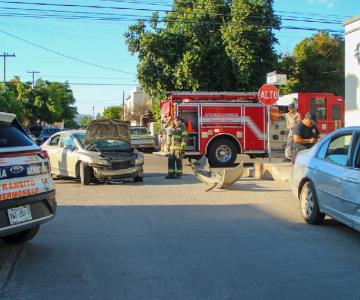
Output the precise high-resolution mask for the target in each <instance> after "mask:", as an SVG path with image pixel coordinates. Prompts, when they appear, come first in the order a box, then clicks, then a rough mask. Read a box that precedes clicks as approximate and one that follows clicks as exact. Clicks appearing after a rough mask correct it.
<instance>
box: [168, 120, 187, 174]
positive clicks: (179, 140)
mask: <svg viewBox="0 0 360 300" xmlns="http://www.w3.org/2000/svg"><path fill="white" fill-rule="evenodd" d="M174 123H175V124H174V125H173V126H172V128H170V131H169V134H168V139H167V148H168V150H169V156H168V175H167V176H166V179H179V178H181V175H182V173H183V166H182V158H183V154H184V151H185V148H186V137H187V132H186V130H185V126H184V124H183V123H182V122H181V119H180V118H179V117H175V118H174Z"/></svg>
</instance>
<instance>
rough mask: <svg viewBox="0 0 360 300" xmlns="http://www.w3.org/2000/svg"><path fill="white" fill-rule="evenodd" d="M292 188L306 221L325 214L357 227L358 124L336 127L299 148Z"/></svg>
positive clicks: (359, 196) (359, 181)
mask: <svg viewBox="0 0 360 300" xmlns="http://www.w3.org/2000/svg"><path fill="white" fill-rule="evenodd" d="M292 188H293V192H294V194H295V196H296V197H298V199H299V200H300V207H301V212H302V215H303V217H304V219H305V221H306V222H307V223H309V224H319V223H321V222H322V221H323V220H324V217H325V215H329V216H331V217H332V218H334V219H337V220H338V221H340V222H342V223H344V224H347V225H348V226H351V227H353V228H355V229H357V230H360V127H348V128H342V129H339V130H337V131H335V132H333V133H331V134H329V135H328V136H326V137H325V138H324V139H323V140H321V141H320V142H319V143H318V144H316V145H315V146H314V147H313V148H312V149H309V150H304V151H300V152H299V154H298V156H297V157H296V161H295V164H294V167H293V171H292Z"/></svg>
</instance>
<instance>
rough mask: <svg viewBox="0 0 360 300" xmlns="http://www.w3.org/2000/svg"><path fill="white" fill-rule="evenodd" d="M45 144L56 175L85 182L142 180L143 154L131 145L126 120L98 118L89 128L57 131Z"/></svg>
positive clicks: (128, 126) (44, 146) (53, 172)
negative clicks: (126, 179)
mask: <svg viewBox="0 0 360 300" xmlns="http://www.w3.org/2000/svg"><path fill="white" fill-rule="evenodd" d="M42 148H43V149H44V150H46V151H47V152H48V153H49V156H50V163H51V173H52V174H53V175H59V176H68V177H73V178H79V179H80V181H81V183H82V184H84V185H88V184H90V183H91V182H99V181H100V182H102V181H116V180H122V179H125V178H132V179H133V180H134V181H135V182H141V181H143V165H144V155H143V154H142V153H141V152H139V151H137V150H136V149H135V148H134V147H132V146H131V144H130V125H129V123H128V122H125V121H115V120H95V121H93V122H91V123H90V125H89V126H88V128H87V130H86V131H85V130H74V131H63V132H59V133H56V134H54V135H53V136H52V137H51V138H50V139H48V140H47V141H46V142H45V143H44V144H43V145H42Z"/></svg>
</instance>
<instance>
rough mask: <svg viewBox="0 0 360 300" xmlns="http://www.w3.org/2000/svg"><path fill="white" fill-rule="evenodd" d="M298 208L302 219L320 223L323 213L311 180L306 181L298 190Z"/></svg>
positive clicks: (315, 223) (310, 222)
mask: <svg viewBox="0 0 360 300" xmlns="http://www.w3.org/2000/svg"><path fill="white" fill-rule="evenodd" d="M299 198H300V209H301V213H302V215H303V218H304V220H305V221H306V222H307V223H309V224H312V225H317V224H321V223H322V222H323V221H324V218H325V214H324V213H322V212H321V211H320V209H319V203H318V199H317V196H316V190H315V188H314V185H313V183H312V182H311V181H308V182H306V183H305V184H304V185H303V187H302V189H301V192H300V197H299Z"/></svg>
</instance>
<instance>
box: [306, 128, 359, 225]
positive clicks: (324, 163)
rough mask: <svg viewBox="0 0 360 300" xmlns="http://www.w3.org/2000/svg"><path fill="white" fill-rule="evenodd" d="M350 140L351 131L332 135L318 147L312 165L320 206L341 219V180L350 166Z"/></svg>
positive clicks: (342, 208)
mask: <svg viewBox="0 0 360 300" xmlns="http://www.w3.org/2000/svg"><path fill="white" fill-rule="evenodd" d="M352 140H353V131H346V132H343V133H341V134H339V135H336V136H334V137H333V138H332V139H331V140H329V142H328V143H325V144H324V145H323V147H322V148H321V149H320V151H319V153H318V160H317V162H316V163H315V165H314V166H313V168H314V170H315V172H316V174H315V175H316V185H315V189H316V191H317V195H318V201H319V205H320V208H321V209H322V210H324V211H325V212H328V213H329V214H331V215H333V216H335V217H339V218H341V219H344V217H346V216H345V214H344V207H343V206H344V202H343V190H344V187H343V182H344V180H345V175H344V174H345V171H346V170H348V169H349V168H350V153H351V151H350V149H351V142H352Z"/></svg>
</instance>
